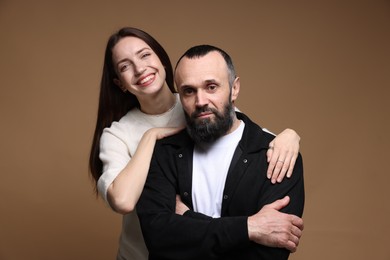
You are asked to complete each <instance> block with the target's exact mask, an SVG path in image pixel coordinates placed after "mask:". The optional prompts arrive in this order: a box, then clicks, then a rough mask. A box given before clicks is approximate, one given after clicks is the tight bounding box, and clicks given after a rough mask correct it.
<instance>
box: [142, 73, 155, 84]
mask: <svg viewBox="0 0 390 260" xmlns="http://www.w3.org/2000/svg"><path fill="white" fill-rule="evenodd" d="M153 77H154V76H153V75H149V76H147V77H146V78H144V79H142V80H141V81H140V82H139V83H140V84H144V83H145V82H148V81H149V80H151V79H152V78H153Z"/></svg>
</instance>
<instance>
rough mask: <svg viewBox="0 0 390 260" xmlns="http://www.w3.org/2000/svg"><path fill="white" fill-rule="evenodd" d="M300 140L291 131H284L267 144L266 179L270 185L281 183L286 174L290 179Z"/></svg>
mask: <svg viewBox="0 0 390 260" xmlns="http://www.w3.org/2000/svg"><path fill="white" fill-rule="evenodd" d="M300 140H301V138H300V137H299V135H298V134H297V133H296V132H295V131H294V130H292V129H286V130H284V131H283V132H281V133H280V134H279V135H277V136H276V137H275V139H274V140H273V141H272V142H271V143H270V144H269V149H268V151H267V160H268V162H269V166H268V170H267V177H268V179H271V182H272V183H276V182H281V181H282V180H283V178H284V176H285V175H286V173H287V178H289V177H291V175H292V172H293V169H294V165H295V161H296V159H297V157H298V152H299V141H300Z"/></svg>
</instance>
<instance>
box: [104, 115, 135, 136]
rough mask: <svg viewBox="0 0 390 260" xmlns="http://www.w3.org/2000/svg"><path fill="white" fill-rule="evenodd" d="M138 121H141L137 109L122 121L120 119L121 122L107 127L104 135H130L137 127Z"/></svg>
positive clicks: (115, 122)
mask: <svg viewBox="0 0 390 260" xmlns="http://www.w3.org/2000/svg"><path fill="white" fill-rule="evenodd" d="M137 121H139V116H137V109H132V110H130V111H129V112H127V113H126V114H125V115H124V116H123V117H122V118H121V119H119V121H114V122H112V123H111V126H109V127H106V128H105V129H104V130H103V133H104V132H110V133H115V134H120V133H128V132H129V131H131V130H133V129H134V127H136V126H137Z"/></svg>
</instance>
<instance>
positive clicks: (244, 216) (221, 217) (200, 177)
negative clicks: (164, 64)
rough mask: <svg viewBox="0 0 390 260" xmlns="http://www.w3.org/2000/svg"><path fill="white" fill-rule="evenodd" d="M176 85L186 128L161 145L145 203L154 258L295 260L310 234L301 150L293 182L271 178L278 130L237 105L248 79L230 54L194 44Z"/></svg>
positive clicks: (141, 209) (144, 222) (144, 223)
mask: <svg viewBox="0 0 390 260" xmlns="http://www.w3.org/2000/svg"><path fill="white" fill-rule="evenodd" d="M175 82H176V86H177V88H178V91H179V94H180V99H181V102H182V105H183V109H184V112H185V114H186V120H187V131H185V130H184V131H182V132H180V133H179V134H177V135H174V136H172V137H167V138H165V139H163V140H161V141H159V142H158V144H157V145H156V148H155V153H154V157H153V159H152V163H151V166H150V171H149V175H148V179H147V182H146V184H145V188H144V191H143V193H142V195H141V198H140V201H139V202H138V205H137V211H138V215H139V218H140V222H141V227H142V231H143V235H144V238H145V242H146V245H147V247H148V249H149V258H150V259H287V258H288V256H289V253H290V251H291V252H294V251H295V250H296V247H297V246H298V243H299V239H300V237H301V234H302V230H303V221H302V219H301V218H299V217H297V216H302V213H303V206H304V185H303V168H302V159H301V156H299V157H298V159H297V162H296V165H295V168H294V173H293V175H292V177H291V178H290V179H287V180H284V181H283V182H282V183H280V184H272V183H271V182H270V181H269V180H268V179H267V177H266V171H267V166H268V164H267V159H266V152H267V149H268V144H269V143H270V142H271V141H272V139H273V136H272V135H270V134H268V133H265V132H263V131H262V130H261V128H260V127H259V126H257V125H256V124H254V123H253V122H252V121H250V119H249V118H248V117H246V116H245V115H243V114H241V113H239V112H235V111H234V101H235V100H236V99H237V97H238V94H239V90H240V81H239V78H238V77H236V76H235V71H234V66H233V63H232V61H231V58H230V57H229V55H228V54H227V53H225V52H224V51H223V50H221V49H219V48H216V47H213V46H209V45H201V46H195V47H193V48H191V49H189V50H188V51H187V52H186V53H185V54H184V55H183V56H182V57H181V58H180V59H179V61H178V64H177V66H176V71H175ZM176 194H179V195H180V197H181V200H182V201H183V202H184V203H185V204H186V205H187V206H188V208H189V210H186V211H185V212H184V214H183V215H181V214H180V213H181V212H180V211H177V213H178V214H176V213H175V209H176V204H175V196H176ZM283 212H284V213H283ZM287 213H288V214H287Z"/></svg>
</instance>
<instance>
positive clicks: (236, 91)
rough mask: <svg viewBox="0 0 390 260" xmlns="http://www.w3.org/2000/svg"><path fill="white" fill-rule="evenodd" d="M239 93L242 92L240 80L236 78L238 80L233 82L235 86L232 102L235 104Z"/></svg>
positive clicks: (233, 87)
mask: <svg viewBox="0 0 390 260" xmlns="http://www.w3.org/2000/svg"><path fill="white" fill-rule="evenodd" d="M239 92H240V78H239V77H236V79H235V80H234V82H233V86H232V96H231V100H232V102H233V103H234V101H235V100H236V99H237V98H238V93H239Z"/></svg>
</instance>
